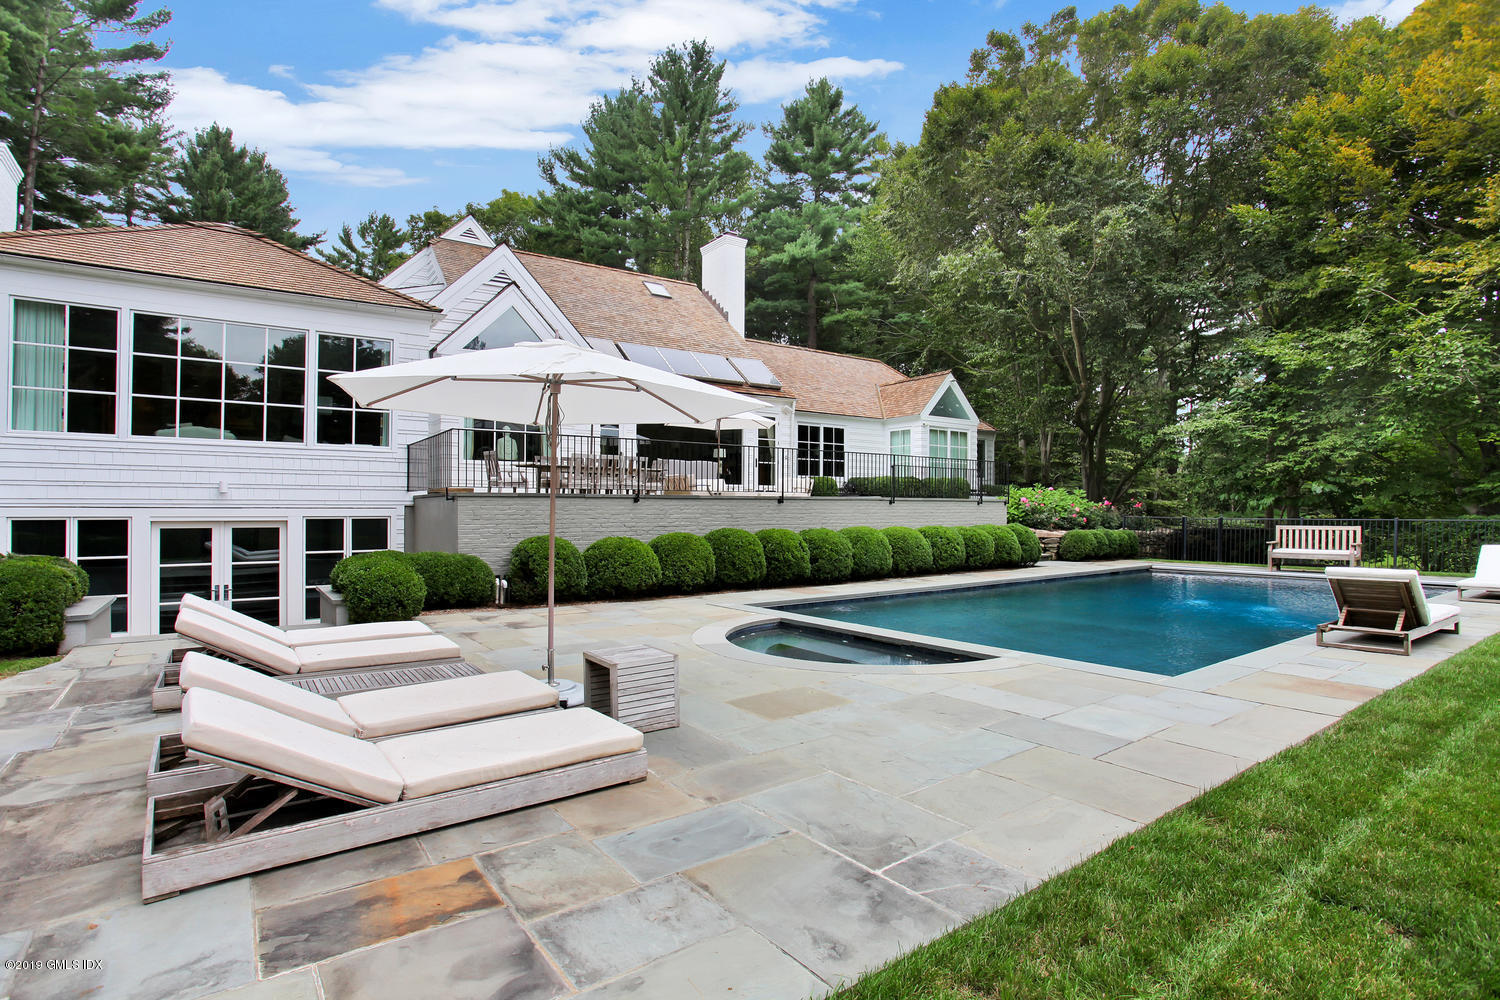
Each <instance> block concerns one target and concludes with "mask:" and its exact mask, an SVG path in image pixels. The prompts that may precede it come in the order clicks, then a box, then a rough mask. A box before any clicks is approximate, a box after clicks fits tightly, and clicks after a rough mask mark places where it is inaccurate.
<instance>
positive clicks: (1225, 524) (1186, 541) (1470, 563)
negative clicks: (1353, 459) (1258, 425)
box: [1124, 515, 1500, 574]
mask: <svg viewBox="0 0 1500 1000" xmlns="http://www.w3.org/2000/svg"><path fill="white" fill-rule="evenodd" d="M1278 524H1297V525H1311V526H1320V525H1321V526H1331V525H1359V527H1360V528H1361V529H1362V530H1361V532H1360V536H1361V539H1362V542H1363V546H1364V556H1363V558H1362V559H1361V565H1364V566H1393V567H1401V568H1406V569H1415V570H1419V571H1421V572H1423V573H1461V574H1468V573H1472V572H1473V571H1474V566H1475V562H1476V561H1477V559H1478V556H1479V547H1480V546H1481V545H1494V544H1500V518H1318V517H1312V518H1290V519H1288V518H1281V519H1278V518H1259V517H1150V516H1141V515H1131V516H1127V517H1126V518H1125V522H1124V527H1126V528H1129V529H1130V530H1132V531H1134V532H1135V533H1136V535H1137V537H1139V538H1140V540H1141V555H1142V556H1143V557H1146V558H1153V559H1189V560H1193V561H1199V562H1222V563H1245V564H1250V565H1259V566H1264V565H1265V563H1266V547H1267V544H1268V543H1269V542H1271V541H1272V540H1273V539H1274V538H1275V537H1276V526H1277V525H1278Z"/></svg>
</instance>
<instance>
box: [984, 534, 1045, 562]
mask: <svg viewBox="0 0 1500 1000" xmlns="http://www.w3.org/2000/svg"><path fill="white" fill-rule="evenodd" d="M981 527H983V528H984V530H985V531H987V532H989V535H990V540H991V541H993V542H994V543H995V555H994V557H993V558H991V559H990V565H991V566H1019V565H1021V561H1022V560H1021V542H1020V540H1019V539H1017V538H1016V536H1015V533H1014V532H1012V531H1011V530H1010V525H1008V524H985V525H981ZM1032 537H1033V538H1034V537H1036V536H1035V535H1033V536H1032ZM1038 547H1040V543H1038Z"/></svg>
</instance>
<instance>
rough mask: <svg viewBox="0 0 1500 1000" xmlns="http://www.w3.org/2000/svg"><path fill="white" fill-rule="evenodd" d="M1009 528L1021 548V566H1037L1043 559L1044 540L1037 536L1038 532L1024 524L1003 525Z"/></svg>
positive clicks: (1011, 523)
mask: <svg viewBox="0 0 1500 1000" xmlns="http://www.w3.org/2000/svg"><path fill="white" fill-rule="evenodd" d="M1003 527H1006V528H1009V529H1010V532H1011V534H1013V535H1015V536H1016V541H1017V542H1018V543H1019V544H1020V546H1021V565H1022V566H1035V565H1036V564H1037V562H1038V561H1040V560H1041V558H1042V540H1041V539H1040V538H1038V537H1037V536H1036V532H1035V531H1032V530H1031V529H1030V528H1028V527H1026V525H1024V524H1016V523H1015V522H1013V521H1012V522H1010V523H1008V524H1005V525H1003Z"/></svg>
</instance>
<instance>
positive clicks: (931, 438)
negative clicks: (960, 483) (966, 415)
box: [927, 427, 969, 476]
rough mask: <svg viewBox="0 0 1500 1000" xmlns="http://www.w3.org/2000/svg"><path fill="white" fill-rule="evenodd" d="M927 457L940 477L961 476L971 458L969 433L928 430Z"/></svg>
mask: <svg viewBox="0 0 1500 1000" xmlns="http://www.w3.org/2000/svg"><path fill="white" fill-rule="evenodd" d="M927 455H928V457H929V458H931V459H932V460H933V461H932V464H933V471H934V472H935V473H937V474H939V475H944V474H945V475H951V476H956V475H960V474H961V472H962V470H963V469H964V468H966V467H967V464H968V458H969V432H968V431H948V430H943V429H941V428H938V427H931V428H928V431H927Z"/></svg>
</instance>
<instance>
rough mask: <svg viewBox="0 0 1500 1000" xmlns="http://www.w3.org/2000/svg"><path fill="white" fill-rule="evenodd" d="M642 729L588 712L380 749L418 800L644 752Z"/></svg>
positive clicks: (416, 738) (460, 730) (442, 732)
mask: <svg viewBox="0 0 1500 1000" xmlns="http://www.w3.org/2000/svg"><path fill="white" fill-rule="evenodd" d="M642 743H643V740H642V738H641V734H640V732H639V731H638V730H635V729H632V728H631V727H629V726H627V725H625V724H624V723H621V722H616V721H615V720H614V719H611V718H610V717H609V716H607V715H600V714H599V713H598V712H595V711H593V710H592V709H588V708H569V709H564V710H561V711H557V712H545V713H543V714H541V715H526V716H522V717H521V718H519V719H496V720H495V721H493V722H480V723H476V724H475V725H472V726H459V727H457V728H453V729H436V730H432V731H430V732H425V733H413V734H412V735H410V736H397V737H395V738H393V739H389V740H385V741H383V742H381V743H374V744H365V745H366V746H374V747H379V748H380V752H381V753H383V754H385V756H386V759H387V760H389V761H390V763H391V764H392V766H394V767H395V769H396V771H397V773H399V774H400V775H401V778H402V780H403V781H404V782H405V783H406V790H405V791H404V792H403V793H402V796H401V797H402V798H405V799H416V798H421V797H423V796H425V795H437V794H439V793H441V792H448V791H452V790H453V789H455V788H468V787H470V786H472V785H482V784H486V783H488V782H491V781H500V780H501V779H504V778H514V777H516V776H518V775H522V774H534V773H536V772H538V771H546V770H549V769H551V768H554V767H566V766H567V765H569V764H578V763H581V762H583V761H586V760H597V759H599V758H601V757H612V756H615V755H616V754H622V753H630V752H631V751H633V750H639V749H640V748H641V746H642Z"/></svg>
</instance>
